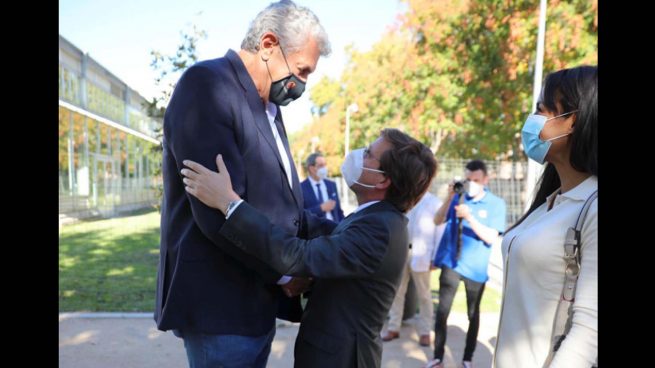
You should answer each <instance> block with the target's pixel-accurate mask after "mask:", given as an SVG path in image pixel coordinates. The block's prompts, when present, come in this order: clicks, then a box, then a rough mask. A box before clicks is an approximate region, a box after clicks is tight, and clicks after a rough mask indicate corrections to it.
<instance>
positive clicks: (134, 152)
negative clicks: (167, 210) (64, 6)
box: [59, 36, 161, 219]
mask: <svg viewBox="0 0 655 368" xmlns="http://www.w3.org/2000/svg"><path fill="white" fill-rule="evenodd" d="M59 48H60V49H59V100H60V103H59V214H60V219H62V218H84V217H89V216H103V217H109V216H113V215H116V214H118V213H120V212H122V211H129V210H134V209H139V208H143V207H149V206H152V205H155V204H156V203H157V202H158V201H159V198H157V195H156V189H155V188H156V187H157V186H158V185H160V184H161V178H160V177H158V176H156V175H155V173H157V172H159V170H158V167H159V166H160V165H161V158H160V157H161V155H160V154H159V152H158V147H160V144H159V140H158V139H157V132H156V128H157V127H158V126H160V124H161V123H160V122H158V121H155V120H153V119H151V118H149V117H148V116H147V115H146V113H145V109H144V107H143V106H142V103H144V102H145V99H144V98H143V97H142V96H140V95H139V94H138V93H137V92H136V91H134V90H132V89H130V88H129V86H127V84H125V83H124V82H122V81H121V80H120V79H118V78H117V77H115V76H114V75H113V74H111V73H110V72H109V71H108V70H106V69H105V68H104V67H102V66H101V65H100V64H98V63H97V62H96V61H94V60H93V59H91V58H90V57H89V56H88V55H85V54H83V53H82V51H81V50H79V49H77V48H76V47H75V46H73V45H72V44H70V43H69V42H68V41H67V40H65V39H64V38H63V37H61V36H60V42H59ZM71 105H72V106H71Z"/></svg>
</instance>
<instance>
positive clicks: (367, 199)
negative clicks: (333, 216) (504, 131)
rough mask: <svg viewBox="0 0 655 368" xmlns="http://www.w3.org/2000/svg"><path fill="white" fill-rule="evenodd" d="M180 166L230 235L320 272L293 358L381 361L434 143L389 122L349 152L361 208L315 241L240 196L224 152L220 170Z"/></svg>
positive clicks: (288, 269) (326, 363) (348, 168)
mask: <svg viewBox="0 0 655 368" xmlns="http://www.w3.org/2000/svg"><path fill="white" fill-rule="evenodd" d="M184 165H185V166H187V167H188V168H184V169H183V170H182V175H184V177H185V178H184V180H183V181H184V183H185V185H186V187H185V189H186V190H187V192H189V193H190V194H192V195H193V196H195V197H197V198H198V199H199V200H201V201H202V202H203V203H205V204H207V205H208V206H209V207H211V208H216V209H219V210H220V212H219V211H216V212H217V213H219V214H220V213H221V212H222V213H223V214H224V215H225V216H226V221H225V223H224V224H223V225H222V226H221V227H220V229H217V230H218V233H219V234H222V235H223V236H225V237H226V238H227V239H230V240H232V242H231V243H229V244H234V245H235V246H236V247H237V248H238V249H240V250H243V251H245V252H248V253H250V254H252V255H254V256H256V257H257V258H258V259H259V260H261V261H263V262H266V263H268V264H269V265H271V266H272V267H273V268H274V269H275V270H277V271H278V272H280V273H285V274H289V275H296V276H312V277H316V282H315V284H314V287H313V289H312V297H311V298H310V299H309V302H308V303H307V307H306V309H305V312H304V314H303V318H302V322H301V324H300V330H299V332H298V337H297V338H296V345H295V349H294V357H295V366H296V367H298V368H301V367H302V368H304V367H318V368H321V367H326V368H327V367H329V368H333V367H339V368H349V367H359V368H367V367H380V365H381V361H382V342H381V339H380V330H381V329H382V326H383V324H384V321H385V319H386V316H387V313H388V312H389V308H390V307H391V303H392V301H393V298H394V296H395V294H396V289H397V288H398V284H399V282H400V277H401V273H402V270H403V267H404V266H405V260H406V258H407V250H408V247H409V243H408V242H409V240H408V236H407V217H406V216H405V215H404V213H405V212H407V211H408V210H409V209H410V208H411V207H412V206H414V204H416V202H418V200H419V199H420V198H421V196H422V195H423V193H425V191H426V190H427V189H428V186H429V185H430V181H431V180H432V177H433V176H434V174H435V172H436V161H435V159H434V155H433V154H432V151H430V149H429V148H428V147H427V146H425V145H424V144H422V143H420V142H418V141H416V140H415V139H413V138H411V137H409V136H408V135H407V134H405V133H402V132H401V131H399V130H397V129H385V130H383V131H382V132H381V134H380V137H379V138H378V139H377V140H376V141H375V142H373V143H372V144H371V145H370V146H369V147H368V148H367V149H363V148H362V149H358V150H354V151H352V152H350V154H349V155H348V156H347V157H346V160H345V162H344V164H343V165H342V166H341V171H342V173H343V176H344V178H345V180H346V182H347V184H348V185H349V187H350V188H351V189H352V191H353V192H355V194H356V196H357V203H358V204H359V207H357V209H355V211H354V212H353V213H352V214H351V215H349V216H348V217H347V218H345V219H344V220H343V221H341V222H340V223H339V225H338V226H337V228H336V229H334V231H333V232H332V234H330V235H325V236H319V237H315V238H312V239H309V240H307V239H302V238H299V237H296V236H293V235H291V234H289V233H288V232H285V231H284V230H283V229H282V228H280V227H279V226H276V225H274V224H271V221H270V220H269V219H268V218H267V217H266V216H264V215H263V214H261V212H260V211H258V210H257V209H255V208H254V207H253V206H251V205H250V204H249V203H248V202H246V201H244V200H243V199H241V196H240V195H238V194H237V193H235V192H234V191H233V190H232V186H231V183H230V175H231V174H230V172H229V170H228V168H227V167H226V166H225V165H224V164H223V161H222V158H221V156H218V157H217V166H218V168H219V170H218V171H219V172H215V171H213V170H209V169H207V168H205V167H204V166H203V165H199V164H197V163H195V162H192V161H190V160H185V161H184ZM209 207H207V208H208V209H209ZM229 302H230V301H229V300H227V301H226V303H229Z"/></svg>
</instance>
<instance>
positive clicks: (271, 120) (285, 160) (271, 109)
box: [225, 102, 293, 285]
mask: <svg viewBox="0 0 655 368" xmlns="http://www.w3.org/2000/svg"><path fill="white" fill-rule="evenodd" d="M275 115H277V106H275V104H274V103H271V102H269V103H268V104H267V105H266V117H268V124H269V125H270V127H271V130H272V131H273V137H274V138H275V143H276V144H277V150H278V152H279V153H280V157H281V158H282V166H284V171H285V172H286V173H287V180H288V181H289V187H290V188H293V182H292V180H293V178H292V176H291V163H290V162H289V157H288V156H287V150H286V149H285V148H284V143H282V138H280V134H279V132H278V130H277V127H276V126H275ZM242 202H243V200H241V201H239V203H237V204H236V205H235V206H234V207H232V209H231V211H229V212H228V213H227V214H226V216H225V218H226V219H228V218H229V217H230V215H231V214H232V212H234V211H235V210H236V209H237V207H239V206H240V205H241V203H242ZM289 281H291V276H287V275H284V276H282V277H281V278H280V279H279V280H278V281H277V284H278V285H284V284H286V283H287V282H289Z"/></svg>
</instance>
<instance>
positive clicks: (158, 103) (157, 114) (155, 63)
mask: <svg viewBox="0 0 655 368" xmlns="http://www.w3.org/2000/svg"><path fill="white" fill-rule="evenodd" d="M180 36H181V37H182V41H180V44H179V45H178V46H177V49H176V51H175V53H174V54H172V55H166V54H162V53H161V52H159V51H157V50H151V51H150V55H151V56H152V61H151V63H150V66H151V67H152V69H153V70H155V71H156V72H158V73H159V75H158V76H157V77H156V78H155V84H156V85H157V86H158V87H160V88H162V89H161V94H160V95H159V96H158V97H153V98H152V100H151V101H147V102H146V103H145V106H144V107H145V109H146V112H147V114H148V116H150V117H152V118H155V119H157V120H159V121H163V119H164V114H165V113H166V105H168V101H169V100H170V98H171V94H172V93H173V89H175V83H176V82H177V80H178V79H179V77H180V75H181V74H182V73H183V72H184V71H185V70H186V69H187V68H189V67H190V66H191V65H193V64H194V63H196V62H197V61H198V57H197V55H196V49H197V45H198V42H199V41H200V40H201V39H206V38H207V32H205V31H204V30H199V29H197V27H196V26H195V25H192V28H191V30H188V29H187V30H183V31H180ZM162 129H163V127H162V126H159V127H158V128H157V129H156V131H155V133H156V134H157V138H158V139H159V140H160V141H161V140H162V138H163V135H164V134H163V131H162ZM150 153H151V154H152V156H153V160H154V161H153V162H158V163H159V165H157V166H156V167H155V168H154V171H153V176H155V177H159V176H160V175H161V156H162V146H161V145H155V146H152V147H151V148H150ZM154 189H155V195H156V196H157V198H162V196H163V194H164V188H163V185H162V183H161V182H160V181H157V184H155V185H154ZM158 202H161V201H158ZM157 209H159V206H158V207H157Z"/></svg>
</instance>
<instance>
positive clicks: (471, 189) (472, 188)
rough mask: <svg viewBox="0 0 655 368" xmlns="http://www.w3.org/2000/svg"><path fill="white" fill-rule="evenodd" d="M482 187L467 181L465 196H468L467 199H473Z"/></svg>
mask: <svg viewBox="0 0 655 368" xmlns="http://www.w3.org/2000/svg"><path fill="white" fill-rule="evenodd" d="M483 188H484V187H483V186H482V185H480V184H478V183H476V182H474V181H470V180H469V181H468V191H467V192H466V194H468V196H469V197H475V196H476V195H478V194H480V191H482V190H483Z"/></svg>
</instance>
